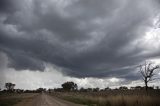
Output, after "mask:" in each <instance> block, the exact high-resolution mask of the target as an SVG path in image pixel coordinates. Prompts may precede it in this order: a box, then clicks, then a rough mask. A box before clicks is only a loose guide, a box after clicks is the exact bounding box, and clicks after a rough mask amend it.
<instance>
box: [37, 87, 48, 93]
mask: <svg viewBox="0 0 160 106" xmlns="http://www.w3.org/2000/svg"><path fill="white" fill-rule="evenodd" d="M36 92H37V93H42V92H46V88H38V89H37V90H36Z"/></svg>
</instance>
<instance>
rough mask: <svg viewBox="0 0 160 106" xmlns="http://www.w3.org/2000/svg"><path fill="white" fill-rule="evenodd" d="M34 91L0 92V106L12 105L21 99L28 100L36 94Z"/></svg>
mask: <svg viewBox="0 0 160 106" xmlns="http://www.w3.org/2000/svg"><path fill="white" fill-rule="evenodd" d="M36 95H37V94H36V93H34V94H33V93H24V94H16V93H3V94H2V93H1V94H0V106H13V105H15V104H17V103H19V102H21V101H23V100H29V99H32V98H34V97H35V96H36Z"/></svg>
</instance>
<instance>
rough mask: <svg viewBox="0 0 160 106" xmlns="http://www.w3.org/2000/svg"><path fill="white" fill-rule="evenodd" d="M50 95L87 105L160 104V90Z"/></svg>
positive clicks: (144, 105) (155, 105)
mask: <svg viewBox="0 0 160 106" xmlns="http://www.w3.org/2000/svg"><path fill="white" fill-rule="evenodd" d="M51 95H54V96H57V97H59V98H62V99H65V100H68V101H71V102H74V103H78V104H84V105H87V106H160V90H151V91H148V93H147V92H146V91H144V90H124V91H123V90H110V91H102V92H101V91H99V92H54V93H51Z"/></svg>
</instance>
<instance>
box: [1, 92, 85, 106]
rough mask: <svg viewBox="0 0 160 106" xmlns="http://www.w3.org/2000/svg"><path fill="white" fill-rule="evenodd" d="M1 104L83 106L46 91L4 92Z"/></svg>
mask: <svg viewBox="0 0 160 106" xmlns="http://www.w3.org/2000/svg"><path fill="white" fill-rule="evenodd" d="M0 106H83V105H80V104H75V103H72V102H69V101H65V100H62V99H59V98H57V97H52V96H50V95H47V94H45V93H39V94H36V93H35V94H33V93H30V94H29V93H28V94H25V93H24V94H2V95H1V96H0Z"/></svg>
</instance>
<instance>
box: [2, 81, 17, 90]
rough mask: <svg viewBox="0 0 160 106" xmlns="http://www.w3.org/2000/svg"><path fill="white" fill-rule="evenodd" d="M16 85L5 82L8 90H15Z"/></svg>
mask: <svg viewBox="0 0 160 106" xmlns="http://www.w3.org/2000/svg"><path fill="white" fill-rule="evenodd" d="M15 86H16V84H13V83H10V82H9V83H5V88H6V89H7V90H8V91H13V89H14V87H15Z"/></svg>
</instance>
